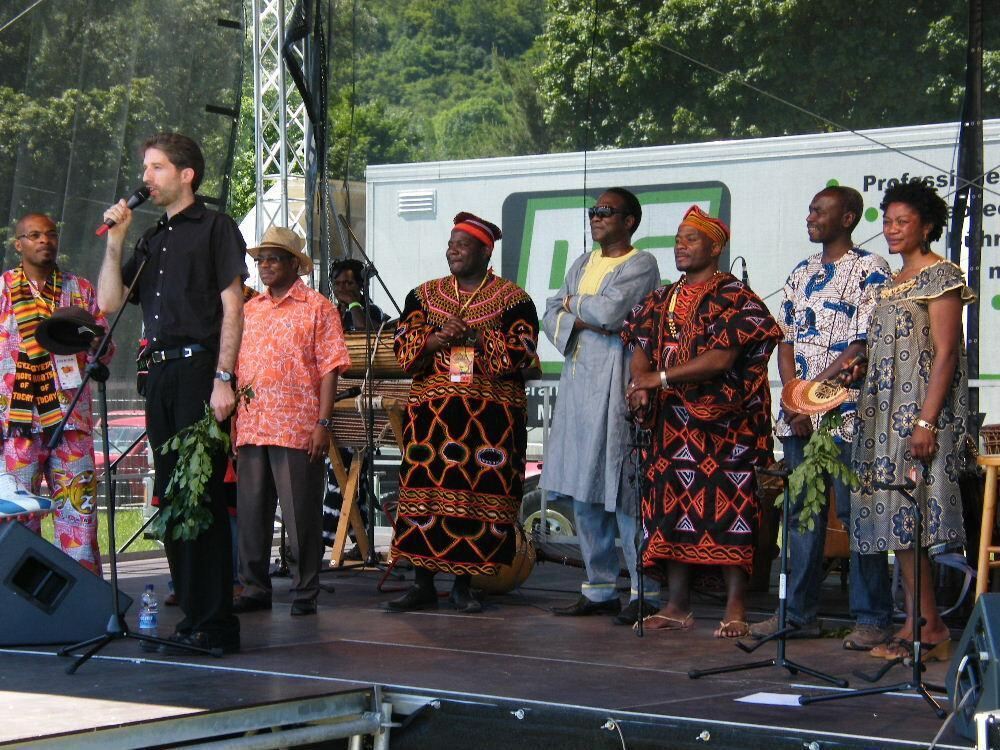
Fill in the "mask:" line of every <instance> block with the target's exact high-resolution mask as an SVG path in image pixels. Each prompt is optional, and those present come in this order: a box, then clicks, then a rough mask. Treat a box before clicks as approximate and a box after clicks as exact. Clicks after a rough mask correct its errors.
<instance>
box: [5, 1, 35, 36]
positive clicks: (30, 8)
mask: <svg viewBox="0 0 1000 750" xmlns="http://www.w3.org/2000/svg"><path fill="white" fill-rule="evenodd" d="M43 2H45V0H35V2H33V3H32V4H31V5H29V6H28V7H27V8H25V9H24V10H22V11H21V12H20V13H18V14H17V15H16V16H14V17H13V18H12V19H10V20H9V21H7V22H6V23H5V24H4V25H3V26H0V34H2V33H3V32H5V31H6V30H7V29H8V28H10V27H11V26H13V25H14V23H15V22H16V21H18V20H20V19H21V18H23V17H24V16H26V15H28V14H29V13H30V12H31V11H33V10H34V9H35V8H37V7H38V6H39V5H41V4H42V3H43Z"/></svg>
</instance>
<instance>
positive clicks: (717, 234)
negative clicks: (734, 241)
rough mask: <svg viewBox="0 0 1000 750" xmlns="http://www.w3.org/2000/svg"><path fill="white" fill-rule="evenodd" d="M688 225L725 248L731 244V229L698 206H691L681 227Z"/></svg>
mask: <svg viewBox="0 0 1000 750" xmlns="http://www.w3.org/2000/svg"><path fill="white" fill-rule="evenodd" d="M685 224H687V225H688V226H690V227H694V228H695V229H697V230H698V231H699V232H703V233H704V234H706V235H707V236H708V238H709V239H710V240H712V242H718V243H719V244H720V245H722V246H725V244H726V243H727V242H729V227H727V226H726V223H725V222H724V221H722V220H721V219H713V218H712V217H711V216H709V215H708V214H707V213H705V212H704V211H702V210H701V209H700V208H698V206H691V208H689V209H688V210H687V213H686V214H684V218H683V219H682V220H681V226H684V225H685Z"/></svg>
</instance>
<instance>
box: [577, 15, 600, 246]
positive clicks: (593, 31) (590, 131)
mask: <svg viewBox="0 0 1000 750" xmlns="http://www.w3.org/2000/svg"><path fill="white" fill-rule="evenodd" d="M597 6H598V0H594V5H593V9H592V10H591V17H592V18H593V23H592V24H591V26H590V51H589V53H588V58H589V61H588V67H587V118H586V119H587V131H586V133H585V140H584V143H583V195H582V196H581V198H582V199H583V207H584V209H586V208H587V154H588V152H589V151H590V147H591V145H592V144H591V139H592V138H593V136H594V100H593V86H594V47H595V45H596V44H597V19H598V14H597ZM589 228H590V223H589V222H587V221H585V222H584V223H583V243H582V244H581V247H582V248H583V252H584V253H586V252H587V248H588V247H589V244H588V242H587V231H588V230H589Z"/></svg>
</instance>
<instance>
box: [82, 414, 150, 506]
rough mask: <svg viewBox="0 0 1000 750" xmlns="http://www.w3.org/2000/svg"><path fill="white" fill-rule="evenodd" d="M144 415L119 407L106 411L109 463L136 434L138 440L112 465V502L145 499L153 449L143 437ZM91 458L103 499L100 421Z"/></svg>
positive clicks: (130, 443)
mask: <svg viewBox="0 0 1000 750" xmlns="http://www.w3.org/2000/svg"><path fill="white" fill-rule="evenodd" d="M145 432H146V416H145V414H144V413H143V412H142V411H138V410H120V411H112V412H109V413H108V448H109V453H110V455H111V463H112V464H113V465H114V462H115V461H116V460H117V459H118V458H120V457H121V455H122V454H123V453H124V452H125V451H126V450H128V447H129V446H130V445H132V443H133V442H135V439H136V438H138V437H139V436H140V435H141V436H142V439H141V440H140V441H139V444H138V445H137V446H136V447H135V448H133V449H132V451H131V452H130V453H129V454H128V455H127V456H125V458H123V459H122V460H121V461H120V462H119V463H118V464H117V466H116V479H117V482H116V487H115V502H116V504H118V505H138V504H142V503H143V502H144V501H145V498H146V491H147V490H146V488H147V485H148V484H149V482H147V481H146V480H147V479H148V478H150V477H152V475H153V452H152V449H151V448H150V447H149V441H148V440H147V439H146V437H145ZM94 458H95V461H96V463H95V466H96V469H97V481H98V485H99V487H100V490H99V492H98V494H99V495H100V496H101V497H102V498H104V497H106V496H107V492H106V491H105V489H104V443H103V441H102V438H101V423H100V421H98V422H97V423H96V425H95V427H94Z"/></svg>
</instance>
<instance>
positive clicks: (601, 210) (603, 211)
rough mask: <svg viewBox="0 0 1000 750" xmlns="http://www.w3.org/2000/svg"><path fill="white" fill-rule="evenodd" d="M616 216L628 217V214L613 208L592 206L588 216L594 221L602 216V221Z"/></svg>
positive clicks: (588, 210)
mask: <svg viewBox="0 0 1000 750" xmlns="http://www.w3.org/2000/svg"><path fill="white" fill-rule="evenodd" d="M615 214H623V215H627V214H628V212H627V211H625V210H624V209H621V208H611V206H591V207H590V208H588V209H587V216H588V217H590V218H591V219H593V218H594V217H595V216H600V217H601V218H602V219H610V218H611V217H612V216H614V215H615Z"/></svg>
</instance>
